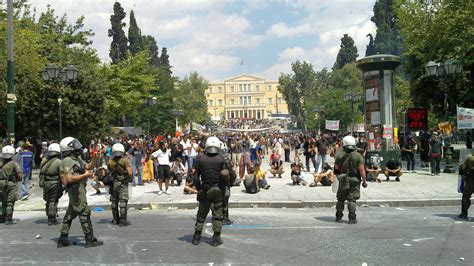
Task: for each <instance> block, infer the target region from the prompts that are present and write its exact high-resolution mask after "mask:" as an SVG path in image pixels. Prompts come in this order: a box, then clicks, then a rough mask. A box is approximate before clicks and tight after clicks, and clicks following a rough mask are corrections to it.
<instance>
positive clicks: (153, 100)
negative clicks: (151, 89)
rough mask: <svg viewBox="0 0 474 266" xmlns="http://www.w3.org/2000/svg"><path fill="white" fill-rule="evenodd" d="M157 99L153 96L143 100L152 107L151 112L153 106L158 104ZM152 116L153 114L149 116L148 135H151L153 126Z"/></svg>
mask: <svg viewBox="0 0 474 266" xmlns="http://www.w3.org/2000/svg"><path fill="white" fill-rule="evenodd" d="M156 101H157V98H156V97H154V96H153V97H151V98H147V99H145V100H144V101H143V102H144V104H145V105H146V106H147V107H149V109H150V113H151V111H152V110H151V108H152V107H153V106H154V105H155V104H156ZM150 117H151V114H150V115H149V116H148V136H150V128H151V122H150Z"/></svg>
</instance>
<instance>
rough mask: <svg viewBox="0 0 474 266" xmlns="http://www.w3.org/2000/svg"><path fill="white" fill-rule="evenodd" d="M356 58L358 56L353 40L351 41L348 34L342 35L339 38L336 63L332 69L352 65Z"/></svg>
mask: <svg viewBox="0 0 474 266" xmlns="http://www.w3.org/2000/svg"><path fill="white" fill-rule="evenodd" d="M358 56H359V54H358V53H357V47H356V46H355V45H354V39H352V37H351V36H349V34H344V36H342V38H341V48H340V49H339V52H338V53H337V58H336V62H335V63H334V66H333V68H332V69H333V70H337V69H341V68H343V67H344V66H345V65H347V64H350V63H353V62H355V61H356V59H357V57H358Z"/></svg>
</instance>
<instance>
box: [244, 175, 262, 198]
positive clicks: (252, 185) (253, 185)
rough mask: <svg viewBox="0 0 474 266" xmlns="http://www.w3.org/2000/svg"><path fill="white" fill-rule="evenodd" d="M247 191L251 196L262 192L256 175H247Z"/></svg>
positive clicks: (245, 182)
mask: <svg viewBox="0 0 474 266" xmlns="http://www.w3.org/2000/svg"><path fill="white" fill-rule="evenodd" d="M244 186H245V191H246V192H247V193H249V194H255V193H257V192H259V191H260V187H259V186H258V184H257V179H256V178H255V175H246V176H245V179H244Z"/></svg>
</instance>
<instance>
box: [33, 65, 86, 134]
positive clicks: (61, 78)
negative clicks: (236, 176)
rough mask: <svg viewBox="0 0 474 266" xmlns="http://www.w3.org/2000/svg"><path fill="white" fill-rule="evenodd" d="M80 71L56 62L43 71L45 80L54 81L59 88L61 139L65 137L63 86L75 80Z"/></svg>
mask: <svg viewBox="0 0 474 266" xmlns="http://www.w3.org/2000/svg"><path fill="white" fill-rule="evenodd" d="M78 73H79V70H77V68H76V67H75V66H73V65H69V66H67V67H65V68H63V69H61V68H60V67H59V66H58V65H56V64H48V65H47V66H46V67H45V68H44V70H43V71H42V72H41V77H42V78H43V80H44V81H46V82H51V83H53V84H54V85H55V86H56V88H57V90H58V105H59V108H58V115H59V139H62V138H63V113H62V102H63V99H62V86H63V84H65V83H67V82H73V81H75V80H76V79H77V75H78Z"/></svg>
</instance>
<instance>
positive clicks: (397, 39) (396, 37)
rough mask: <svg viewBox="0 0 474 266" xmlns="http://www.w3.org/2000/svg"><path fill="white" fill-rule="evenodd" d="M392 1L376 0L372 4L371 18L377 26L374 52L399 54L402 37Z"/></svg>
mask: <svg viewBox="0 0 474 266" xmlns="http://www.w3.org/2000/svg"><path fill="white" fill-rule="evenodd" d="M393 2H394V1H393V0H378V1H377V2H376V3H375V5H374V16H373V17H372V18H371V20H372V22H374V23H375V26H376V27H377V34H376V35H375V40H374V46H375V50H376V53H379V54H392V55H401V50H402V38H401V35H400V32H399V29H398V24H397V22H398V19H397V16H396V15H395V13H394V3H393Z"/></svg>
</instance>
